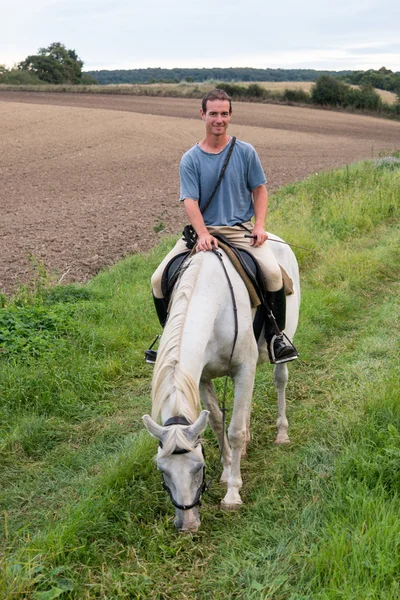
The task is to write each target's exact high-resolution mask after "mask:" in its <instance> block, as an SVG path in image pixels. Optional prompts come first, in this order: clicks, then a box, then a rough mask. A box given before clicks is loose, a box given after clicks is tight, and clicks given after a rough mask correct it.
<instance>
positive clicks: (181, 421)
mask: <svg viewBox="0 0 400 600" xmlns="http://www.w3.org/2000/svg"><path fill="white" fill-rule="evenodd" d="M212 252H213V253H214V254H215V255H216V256H217V257H218V258H219V260H220V262H221V265H222V267H223V269H224V273H225V276H226V278H227V281H228V285H229V289H230V292H231V297H232V304H233V313H234V320H235V335H234V338H233V344H232V350H231V354H230V357H229V362H228V372H229V371H230V368H231V363H232V356H233V352H234V350H235V346H236V340H237V336H238V329H239V326H238V316H237V305H236V298H235V294H234V291H233V286H232V282H231V280H230V278H229V275H228V271H227V270H226V267H225V265H224V262H223V258H222V254H221V253H220V252H219V251H218V250H216V249H215V248H214V247H213V248H212ZM227 382H228V376H226V377H225V384H224V394H223V399H222V407H221V412H222V431H223V436H222V444H221V448H220V453H219V460H218V463H217V466H216V467H215V469H214V472H213V474H212V475H211V478H210V479H209V481H206V466H205V464H204V467H203V480H202V483H201V485H200V486H199V488H198V490H197V492H196V495H195V498H194V500H193V502H192V503H191V504H179V503H178V502H176V500H175V498H174V496H173V494H172V491H171V489H170V487H169V486H168V485H167V484H166V482H165V478H164V474H163V476H162V486H163V488H164V490H165V491H166V492H167V493H168V495H169V497H170V499H171V502H172V504H173V505H174V506H175V508H177V509H179V510H190V509H191V508H194V507H195V506H201V497H202V495H203V494H204V493H205V492H206V491H207V490H208V489H209V488H210V487H211V484H212V482H213V481H214V479H215V477H216V475H217V472H218V468H219V465H220V464H221V462H222V456H223V452H224V439H225V422H226V408H225V397H226V389H227ZM191 424H192V423H190V422H189V421H188V420H187V419H186V417H182V416H176V417H171V418H170V419H168V420H167V421H166V422H165V423H164V427H170V426H171V425H184V426H188V425H191ZM199 444H200V445H201V451H202V454H203V457H204V463H205V460H206V455H205V452H204V448H203V445H202V444H201V443H200V441H199V440H198V439H197V444H196V445H195V448H197V446H198V445H199ZM159 446H160V447H161V448H162V442H161V441H160V442H159ZM188 452H190V450H187V449H186V448H176V449H175V450H174V452H172V454H187V453H188Z"/></svg>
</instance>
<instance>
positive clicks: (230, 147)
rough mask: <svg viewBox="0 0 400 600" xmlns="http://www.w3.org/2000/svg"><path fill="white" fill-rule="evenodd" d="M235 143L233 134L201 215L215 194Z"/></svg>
mask: <svg viewBox="0 0 400 600" xmlns="http://www.w3.org/2000/svg"><path fill="white" fill-rule="evenodd" d="M235 143H236V138H235V136H233V138H232V140H231V144H230V146H229V150H228V154H227V156H226V159H225V162H224V164H223V166H222V169H221V173H220V174H219V177H218V181H217V183H216V184H215V186H214V189H213V191H212V194H211V196H210V197H209V199H208V200H207V202H206V204H205V206H204V208H203V209H202V210H201V214H202V215H204V213H205V212H206V210H207V208H208V207H209V206H210V204H211V200H212V199H213V198H214V196H215V193H216V191H217V189H218V188H219V184H220V183H221V181H222V178H223V176H224V173H225V171H226V167H227V166H228V162H229V159H230V157H231V156H232V152H233V148H234V146H235Z"/></svg>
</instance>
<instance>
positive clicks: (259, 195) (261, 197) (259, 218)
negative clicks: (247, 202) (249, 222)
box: [250, 184, 268, 247]
mask: <svg viewBox="0 0 400 600" xmlns="http://www.w3.org/2000/svg"><path fill="white" fill-rule="evenodd" d="M253 203H254V228H253V235H255V236H257V239H252V240H251V242H250V244H251V245H252V246H255V247H257V246H262V244H263V243H264V242H265V241H266V240H267V239H268V234H267V232H266V231H265V229H264V228H265V218H266V216H267V212H268V192H267V188H266V187H265V185H264V184H263V185H259V186H258V187H256V188H254V190H253Z"/></svg>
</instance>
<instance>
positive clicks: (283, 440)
mask: <svg viewBox="0 0 400 600" xmlns="http://www.w3.org/2000/svg"><path fill="white" fill-rule="evenodd" d="M288 379H289V372H288V368H287V365H286V363H281V364H278V365H275V368H274V384H275V387H276V389H277V392H278V420H277V422H276V428H277V436H276V439H275V444H288V443H289V442H290V440H289V436H288V427H289V423H288V420H287V418H286V385H287V382H288Z"/></svg>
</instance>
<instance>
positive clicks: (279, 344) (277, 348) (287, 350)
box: [268, 333, 299, 365]
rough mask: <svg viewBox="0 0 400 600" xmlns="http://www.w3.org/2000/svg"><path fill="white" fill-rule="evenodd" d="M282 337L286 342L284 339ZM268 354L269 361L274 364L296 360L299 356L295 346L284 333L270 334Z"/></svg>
mask: <svg viewBox="0 0 400 600" xmlns="http://www.w3.org/2000/svg"><path fill="white" fill-rule="evenodd" d="M284 337H285V338H286V340H287V341H288V343H286V342H285V341H284ZM268 354H269V360H270V362H271V363H272V364H274V365H279V364H281V363H285V362H289V361H291V360H296V358H298V356H299V353H298V352H297V350H296V348H295V347H294V345H293V344H292V342H291V341H290V340H289V338H288V337H287V336H286V335H285V334H284V333H281V334H280V335H276V334H275V335H273V336H272V338H271V339H270V340H269V342H268Z"/></svg>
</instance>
